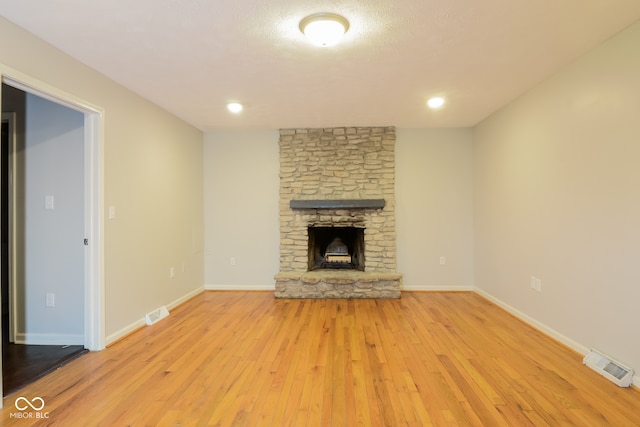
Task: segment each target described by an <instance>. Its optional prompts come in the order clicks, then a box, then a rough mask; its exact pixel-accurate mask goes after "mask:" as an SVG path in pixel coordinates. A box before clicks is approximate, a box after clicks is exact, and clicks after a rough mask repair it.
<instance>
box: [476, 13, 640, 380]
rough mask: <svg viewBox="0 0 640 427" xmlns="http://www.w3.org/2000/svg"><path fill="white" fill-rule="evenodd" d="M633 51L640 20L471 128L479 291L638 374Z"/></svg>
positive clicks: (638, 199) (638, 204)
mask: <svg viewBox="0 0 640 427" xmlns="http://www.w3.org/2000/svg"><path fill="white" fill-rule="evenodd" d="M638 46H640V23H638V24H635V25H634V26H632V27H630V28H629V29H627V30H626V31H625V32H623V33H622V34H620V35H619V36H617V37H615V38H613V39H611V40H609V41H608V42H607V43H605V44H604V45H602V46H601V47H599V48H598V49H595V50H593V51H592V52H590V53H589V54H588V55H586V56H584V57H583V58H581V59H580V60H578V61H576V62H575V63H573V64H571V65H570V66H568V67H567V68H566V69H564V70H563V71H561V72H559V73H557V74H556V75H555V76H553V77H552V78H550V79H548V80H546V81H545V82H543V83H542V84H540V85H538V86H537V87H535V88H533V89H531V90H530V91H529V92H528V93H526V94H525V95H523V96H522V97H520V98H519V99H518V100H516V101H515V102H513V103H512V104H511V105H509V106H508V107H506V108H504V109H503V110H502V111H500V112H499V113H496V114H494V115H493V116H492V117H490V118H488V119H487V120H485V121H484V122H483V123H481V124H480V125H478V126H477V127H476V128H475V131H474V152H475V158H474V183H475V206H474V207H475V232H476V234H475V257H476V274H475V277H476V286H477V287H478V288H480V289H481V290H482V292H485V293H487V294H489V295H491V296H492V297H494V298H496V299H497V300H499V301H501V302H503V303H505V304H506V305H508V306H510V307H511V308H512V309H514V310H515V311H517V312H519V313H520V314H522V315H524V316H526V317H529V318H530V319H533V320H534V322H536V323H538V324H539V326H541V327H543V328H547V329H548V330H549V331H552V332H553V333H555V334H556V335H557V336H559V337H560V338H561V339H563V340H564V341H565V342H567V343H569V344H570V345H573V346H574V347H575V348H577V349H579V350H581V351H585V350H586V349H587V347H594V348H598V349H600V350H602V351H604V352H605V353H608V354H610V355H612V356H613V357H614V358H617V359H619V360H620V361H621V362H622V363H626V364H629V365H631V366H632V367H635V369H636V370H638V369H640V340H639V339H638V338H637V337H638V325H639V324H640V321H639V318H638V313H639V307H640V306H639V304H638V302H639V301H640V269H639V268H638V266H639V265H640V246H639V245H640V167H639V165H638V162H639V160H640V96H639V94H640V55H638ZM531 276H535V277H538V278H539V279H540V280H541V285H542V286H541V288H542V291H541V292H537V291H535V290H533V289H531V286H530V283H531V280H530V278H531Z"/></svg>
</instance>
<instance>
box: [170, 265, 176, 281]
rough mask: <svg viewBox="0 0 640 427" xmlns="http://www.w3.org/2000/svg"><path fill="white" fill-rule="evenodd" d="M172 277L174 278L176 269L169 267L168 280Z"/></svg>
mask: <svg viewBox="0 0 640 427" xmlns="http://www.w3.org/2000/svg"><path fill="white" fill-rule="evenodd" d="M174 277H176V269H175V268H173V267H171V268H170V269H169V279H173V278H174Z"/></svg>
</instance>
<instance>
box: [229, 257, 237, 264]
mask: <svg viewBox="0 0 640 427" xmlns="http://www.w3.org/2000/svg"><path fill="white" fill-rule="evenodd" d="M229 264H231V265H236V257H234V256H232V257H231V258H229Z"/></svg>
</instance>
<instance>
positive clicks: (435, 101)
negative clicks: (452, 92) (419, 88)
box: [427, 96, 444, 109]
mask: <svg viewBox="0 0 640 427" xmlns="http://www.w3.org/2000/svg"><path fill="white" fill-rule="evenodd" d="M427 105H428V106H429V108H432V109H437V108H440V107H442V106H443V105H444V98H441V97H439V96H434V97H433V98H429V100H428V101H427Z"/></svg>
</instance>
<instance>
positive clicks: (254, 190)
mask: <svg viewBox="0 0 640 427" xmlns="http://www.w3.org/2000/svg"><path fill="white" fill-rule="evenodd" d="M204 151H205V155H204V165H205V166H204V169H205V190H204V191H205V193H204V194H205V196H204V198H205V224H206V232H205V253H206V255H205V284H206V286H207V287H208V288H211V289H221V288H222V289H274V283H275V282H274V276H275V274H276V273H277V272H278V269H279V263H278V261H279V253H278V252H279V245H280V235H279V222H278V198H279V197H278V191H279V190H278V189H279V177H278V174H279V165H278V162H279V160H278V132H277V131H264V132H257V131H237V132H215V133H208V134H206V135H205V149H204ZM471 161H472V145H471V131H470V130H464V129H462V130H460V129H444V130H414V129H397V138H396V217H397V230H398V232H397V248H398V272H400V273H403V274H404V284H405V286H406V287H407V288H414V289H416V288H420V289H429V288H437V289H448V288H456V289H459V288H467V289H470V288H471V286H472V285H473V241H472V236H473V232H472V225H473V223H472V218H473V216H472V206H471V204H472V201H473V198H472V193H471V191H472V182H471V170H472V168H471ZM441 255H444V256H446V257H447V263H446V264H445V265H444V266H441V265H440V264H439V257H440V256H441ZM231 257H235V258H236V265H235V266H232V265H231V264H230V258H231Z"/></svg>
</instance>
